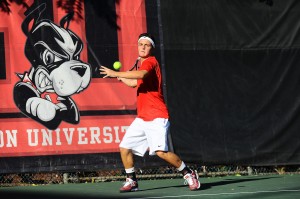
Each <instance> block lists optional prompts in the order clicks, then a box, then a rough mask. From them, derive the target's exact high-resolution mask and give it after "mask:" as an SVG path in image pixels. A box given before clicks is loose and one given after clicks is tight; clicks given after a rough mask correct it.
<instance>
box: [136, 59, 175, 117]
mask: <svg viewBox="0 0 300 199" xmlns="http://www.w3.org/2000/svg"><path fill="white" fill-rule="evenodd" d="M139 70H146V71H148V74H147V75H146V76H145V77H144V78H143V79H138V81H137V117H139V118H141V119H143V120H145V121H152V120H154V119H155V118H169V112H168V109H167V106H166V104H165V101H164V96H163V92H162V77H161V72H160V67H159V64H158V61H157V60H156V58H155V57H153V56H150V57H148V58H147V59H145V60H144V61H143V62H142V64H141V66H140V68H139Z"/></svg>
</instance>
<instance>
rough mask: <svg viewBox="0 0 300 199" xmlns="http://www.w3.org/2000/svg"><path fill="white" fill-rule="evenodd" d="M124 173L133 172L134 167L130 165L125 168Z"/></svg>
mask: <svg viewBox="0 0 300 199" xmlns="http://www.w3.org/2000/svg"><path fill="white" fill-rule="evenodd" d="M125 171H126V173H133V172H134V167H131V168H129V169H125Z"/></svg>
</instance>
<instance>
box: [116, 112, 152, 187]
mask: <svg viewBox="0 0 300 199" xmlns="http://www.w3.org/2000/svg"><path fill="white" fill-rule="evenodd" d="M141 122H142V121H141V120H140V119H138V118H137V119H135V120H134V121H133V123H132V124H131V125H130V127H129V128H128V129H127V131H126V133H125V135H124V137H123V139H122V141H121V143H120V145H119V147H120V155H121V159H122V163H123V166H124V168H125V172H126V182H125V183H124V186H123V187H121V188H120V192H129V191H137V190H138V183H137V178H136V173H135V168H134V157H133V155H139V156H143V155H144V154H145V152H146V150H147V148H148V144H147V140H146V136H145V134H144V132H143V130H142V129H141V126H143V125H142V124H141Z"/></svg>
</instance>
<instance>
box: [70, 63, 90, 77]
mask: <svg viewBox="0 0 300 199" xmlns="http://www.w3.org/2000/svg"><path fill="white" fill-rule="evenodd" d="M86 68H87V67H86V66H80V65H76V66H72V67H71V69H72V70H75V71H76V72H77V73H78V75H79V76H80V77H82V76H83V75H84V74H85V71H86Z"/></svg>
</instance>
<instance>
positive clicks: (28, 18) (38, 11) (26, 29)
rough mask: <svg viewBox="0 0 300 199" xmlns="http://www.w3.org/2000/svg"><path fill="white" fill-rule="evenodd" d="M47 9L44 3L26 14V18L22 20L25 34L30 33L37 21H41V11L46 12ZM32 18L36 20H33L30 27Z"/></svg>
mask: <svg viewBox="0 0 300 199" xmlns="http://www.w3.org/2000/svg"><path fill="white" fill-rule="evenodd" d="M45 9H46V4H45V3H43V4H41V5H39V6H38V7H36V8H35V9H34V10H33V11H31V12H30V13H29V14H28V15H27V16H26V18H25V19H24V21H23V22H22V31H23V32H24V34H25V35H28V33H29V32H30V30H31V29H32V27H34V25H35V24H37V22H38V21H39V18H40V16H41V13H42V12H44V10H45ZM32 20H34V22H33V25H32V27H31V28H30V29H29V27H28V26H29V23H30V22H31V21H32Z"/></svg>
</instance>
